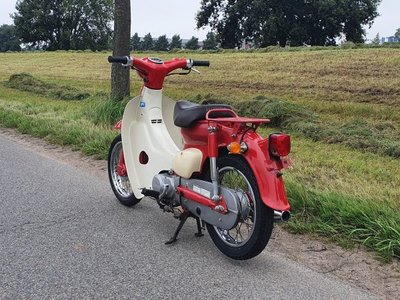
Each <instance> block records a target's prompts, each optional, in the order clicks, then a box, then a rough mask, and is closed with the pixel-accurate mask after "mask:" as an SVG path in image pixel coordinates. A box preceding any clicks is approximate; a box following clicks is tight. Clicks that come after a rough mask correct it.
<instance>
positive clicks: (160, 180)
mask: <svg viewBox="0 0 400 300" xmlns="http://www.w3.org/2000/svg"><path fill="white" fill-rule="evenodd" d="M178 186H183V187H185V188H187V189H190V190H192V191H193V192H195V193H197V194H200V195H202V196H203V197H206V198H208V199H211V195H212V193H213V184H212V183H211V182H208V181H204V180H199V179H185V178H182V177H178V176H176V175H170V174H168V173H162V174H157V175H156V176H154V177H153V182H152V191H151V193H152V194H153V195H151V196H153V197H154V195H158V197H154V198H156V200H157V202H158V204H159V205H160V207H162V208H163V209H164V210H165V211H170V212H174V213H175V208H176V207H178V206H182V208H184V209H186V210H188V211H190V212H191V213H192V214H193V215H194V216H196V217H198V218H200V219H202V220H204V221H205V222H207V223H209V224H212V225H215V226H218V227H219V228H222V229H231V228H233V227H234V226H236V224H237V222H238V220H239V215H240V213H239V211H241V210H242V208H241V202H240V200H239V199H240V198H239V197H240V195H237V193H236V192H235V191H233V190H231V189H228V188H225V187H220V188H219V194H220V195H221V196H222V197H223V198H224V200H225V203H226V206H227V210H228V212H226V213H221V212H219V211H218V210H214V209H212V208H210V207H208V206H206V205H203V204H201V203H198V202H196V201H193V200H191V199H187V198H184V197H183V196H180V195H179V194H178V193H177V192H176V190H177V187H178ZM146 192H147V193H144V194H145V195H147V196H149V195H150V193H149V192H148V191H146Z"/></svg>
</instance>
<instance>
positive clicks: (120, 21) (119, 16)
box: [111, 0, 131, 100]
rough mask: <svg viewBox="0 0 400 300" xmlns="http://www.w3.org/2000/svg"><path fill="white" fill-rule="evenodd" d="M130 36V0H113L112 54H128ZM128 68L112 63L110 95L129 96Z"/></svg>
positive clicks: (118, 98) (116, 97)
mask: <svg viewBox="0 0 400 300" xmlns="http://www.w3.org/2000/svg"><path fill="white" fill-rule="evenodd" d="M130 38H131V3H130V0H115V1H114V51H113V56H128V55H129V48H130ZM130 91H131V88H130V80H129V68H126V67H123V66H121V65H120V64H112V69H111V97H112V98H113V99H115V100H121V99H123V98H124V97H129V96H130Z"/></svg>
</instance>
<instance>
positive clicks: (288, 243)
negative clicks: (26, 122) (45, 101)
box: [0, 128, 400, 299]
mask: <svg viewBox="0 0 400 300" xmlns="http://www.w3.org/2000/svg"><path fill="white" fill-rule="evenodd" d="M0 136H3V137H6V138H8V139H10V140H13V141H15V142H17V143H19V144H22V145H25V146H28V147H29V149H31V150H33V151H35V152H38V153H40V154H41V155H43V156H46V157H49V158H51V159H53V160H57V161H59V162H61V163H63V164H68V165H71V166H73V167H76V168H79V169H81V170H82V171H83V172H86V173H89V174H91V175H93V176H96V177H98V178H102V179H107V174H106V170H107V165H106V161H103V160H94V159H92V158H90V157H87V156H84V155H82V154H81V153H80V152H77V151H73V150H72V149H71V148H70V147H60V146H55V145H50V144H48V143H46V142H45V141H43V140H41V139H37V138H33V137H31V136H28V135H21V134H19V133H18V132H16V131H15V130H11V129H2V128H0ZM268 251H273V252H277V253H278V252H279V253H282V255H284V256H285V257H287V258H289V259H291V260H294V261H297V262H298V263H300V264H303V265H306V266H307V267H309V268H311V269H313V270H315V271H317V272H319V273H323V274H330V275H331V276H335V277H338V278H339V279H341V280H343V281H346V282H348V283H350V284H352V285H355V286H358V287H360V288H361V289H364V290H367V291H369V292H370V293H372V294H375V295H376V296H378V297H380V298H389V299H396V298H397V297H398V296H399V295H400V284H399V283H400V262H399V261H398V260H395V261H393V262H391V263H383V262H380V261H378V260H377V259H376V258H375V256H374V254H373V253H372V252H368V251H367V250H366V249H365V248H364V247H362V246H358V247H355V248H353V249H351V250H347V249H343V248H341V247H340V246H337V245H335V244H333V243H332V242H329V241H326V240H323V239H320V238H315V237H312V236H309V235H294V234H291V233H289V232H287V231H285V230H284V229H282V228H281V227H280V226H276V227H275V229H274V232H273V235H272V238H271V241H270V243H269V244H268V246H267V249H266V250H265V252H264V253H266V254H267V252H268ZM267 255H268V254H267Z"/></svg>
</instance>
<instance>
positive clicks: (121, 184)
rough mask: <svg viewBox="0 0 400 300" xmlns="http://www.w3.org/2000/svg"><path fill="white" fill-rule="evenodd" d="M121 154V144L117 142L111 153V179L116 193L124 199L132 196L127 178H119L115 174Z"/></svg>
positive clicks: (116, 173)
mask: <svg viewBox="0 0 400 300" xmlns="http://www.w3.org/2000/svg"><path fill="white" fill-rule="evenodd" d="M121 152H122V142H118V143H116V144H115V146H114V149H113V150H112V152H111V158H110V170H111V179H112V183H113V185H114V188H115V190H116V191H117V193H118V194H120V195H121V196H122V197H124V198H128V197H130V196H132V194H133V191H132V187H131V184H130V182H129V178H128V176H120V175H119V174H118V172H117V167H118V164H119V158H120V156H121Z"/></svg>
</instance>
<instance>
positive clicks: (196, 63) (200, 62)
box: [193, 60, 210, 67]
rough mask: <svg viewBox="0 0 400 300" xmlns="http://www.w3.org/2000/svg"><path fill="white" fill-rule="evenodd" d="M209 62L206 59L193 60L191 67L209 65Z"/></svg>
mask: <svg viewBox="0 0 400 300" xmlns="http://www.w3.org/2000/svg"><path fill="white" fill-rule="evenodd" d="M209 66H210V62H209V61H208V60H194V61H193V67H209Z"/></svg>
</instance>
